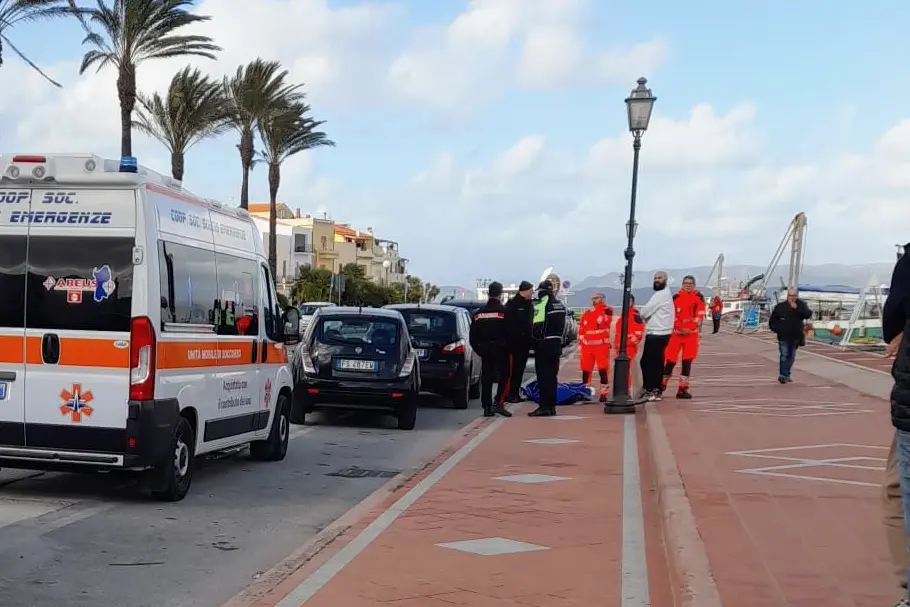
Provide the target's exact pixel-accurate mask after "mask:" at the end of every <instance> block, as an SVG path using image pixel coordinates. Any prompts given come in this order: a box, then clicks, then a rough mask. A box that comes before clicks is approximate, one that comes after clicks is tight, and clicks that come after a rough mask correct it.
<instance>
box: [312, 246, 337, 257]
mask: <svg viewBox="0 0 910 607" xmlns="http://www.w3.org/2000/svg"><path fill="white" fill-rule="evenodd" d="M313 253H315V254H316V255H317V256H320V257H333V258H334V257H338V255H339V252H338V249H335V248H334V247H333V248H331V249H328V248H327V249H316V250H315V251H313Z"/></svg>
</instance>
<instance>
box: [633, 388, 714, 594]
mask: <svg viewBox="0 0 910 607" xmlns="http://www.w3.org/2000/svg"><path fill="white" fill-rule="evenodd" d="M644 410H645V426H646V428H647V431H648V445H649V447H650V450H651V461H652V465H653V467H654V475H655V479H656V481H657V505H658V510H659V511H660V518H661V527H662V531H663V539H664V544H665V547H666V556H667V565H668V568H669V570H670V575H671V576H672V578H673V582H674V586H675V587H676V588H675V589H674V594H675V595H676V599H677V600H676V601H675V602H676V604H677V606H678V607H723V603H722V602H721V600H720V593H719V592H718V590H717V584H716V583H715V580H714V574H713V573H712V572H711V565H710V563H709V561H708V555H707V552H706V550H705V544H704V542H703V541H702V538H701V534H700V533H699V531H698V524H697V523H696V522H695V516H694V515H693V514H692V505H691V504H690V502H689V498H688V496H687V495H686V487H685V485H684V483H683V480H682V477H681V475H680V472H679V467H678V466H677V465H676V457H675V456H674V454H673V449H672V447H671V446H670V439H669V437H668V436H667V432H666V430H665V429H664V425H663V421H661V419H660V411H659V410H658V406H657V403H647V404H646V405H645V407H644Z"/></svg>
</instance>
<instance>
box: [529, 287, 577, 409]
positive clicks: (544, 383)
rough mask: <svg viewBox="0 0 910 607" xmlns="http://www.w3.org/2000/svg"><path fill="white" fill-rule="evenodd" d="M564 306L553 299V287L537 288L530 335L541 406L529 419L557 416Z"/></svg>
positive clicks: (564, 322) (564, 327)
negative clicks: (532, 342)
mask: <svg viewBox="0 0 910 607" xmlns="http://www.w3.org/2000/svg"><path fill="white" fill-rule="evenodd" d="M567 314H568V311H567V310H566V306H565V305H564V304H563V303H562V302H561V301H559V300H558V299H556V294H555V293H554V291H553V283H551V282H550V281H549V280H545V281H543V282H542V283H540V285H538V287H537V299H536V300H534V318H533V324H532V325H531V335H532V337H533V339H534V368H535V370H536V371H537V387H538V389H539V390H540V404H539V406H538V407H537V409H535V410H534V411H531V412H530V413H528V415H529V416H531V417H549V416H553V415H556V386H557V382H558V379H557V376H558V375H559V359H560V357H562V336H563V332H564V331H565V329H566V315H567Z"/></svg>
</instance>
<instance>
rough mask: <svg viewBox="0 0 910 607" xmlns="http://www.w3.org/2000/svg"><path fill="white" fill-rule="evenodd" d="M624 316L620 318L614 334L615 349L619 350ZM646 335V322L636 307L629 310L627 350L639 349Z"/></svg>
mask: <svg viewBox="0 0 910 607" xmlns="http://www.w3.org/2000/svg"><path fill="white" fill-rule="evenodd" d="M622 322H623V320H622V315H620V317H619V323H617V325H616V330H615V331H614V333H613V347H614V348H616V349H617V350H619V340H620V338H621V337H622ZM644 335H645V321H644V320H643V319H642V317H641V315H640V314H639V313H638V310H636V309H635V306H632V307H631V308H629V335H628V339H627V341H626V349H627V350H629V349H634V348H637V347H638V345H639V344H640V343H641V342H642V340H643V339H644Z"/></svg>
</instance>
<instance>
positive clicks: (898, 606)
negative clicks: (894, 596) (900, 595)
mask: <svg viewBox="0 0 910 607" xmlns="http://www.w3.org/2000/svg"><path fill="white" fill-rule="evenodd" d="M894 607H910V600H907V599H901V600H899V601H898V602H897V603H895V604H894Z"/></svg>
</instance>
